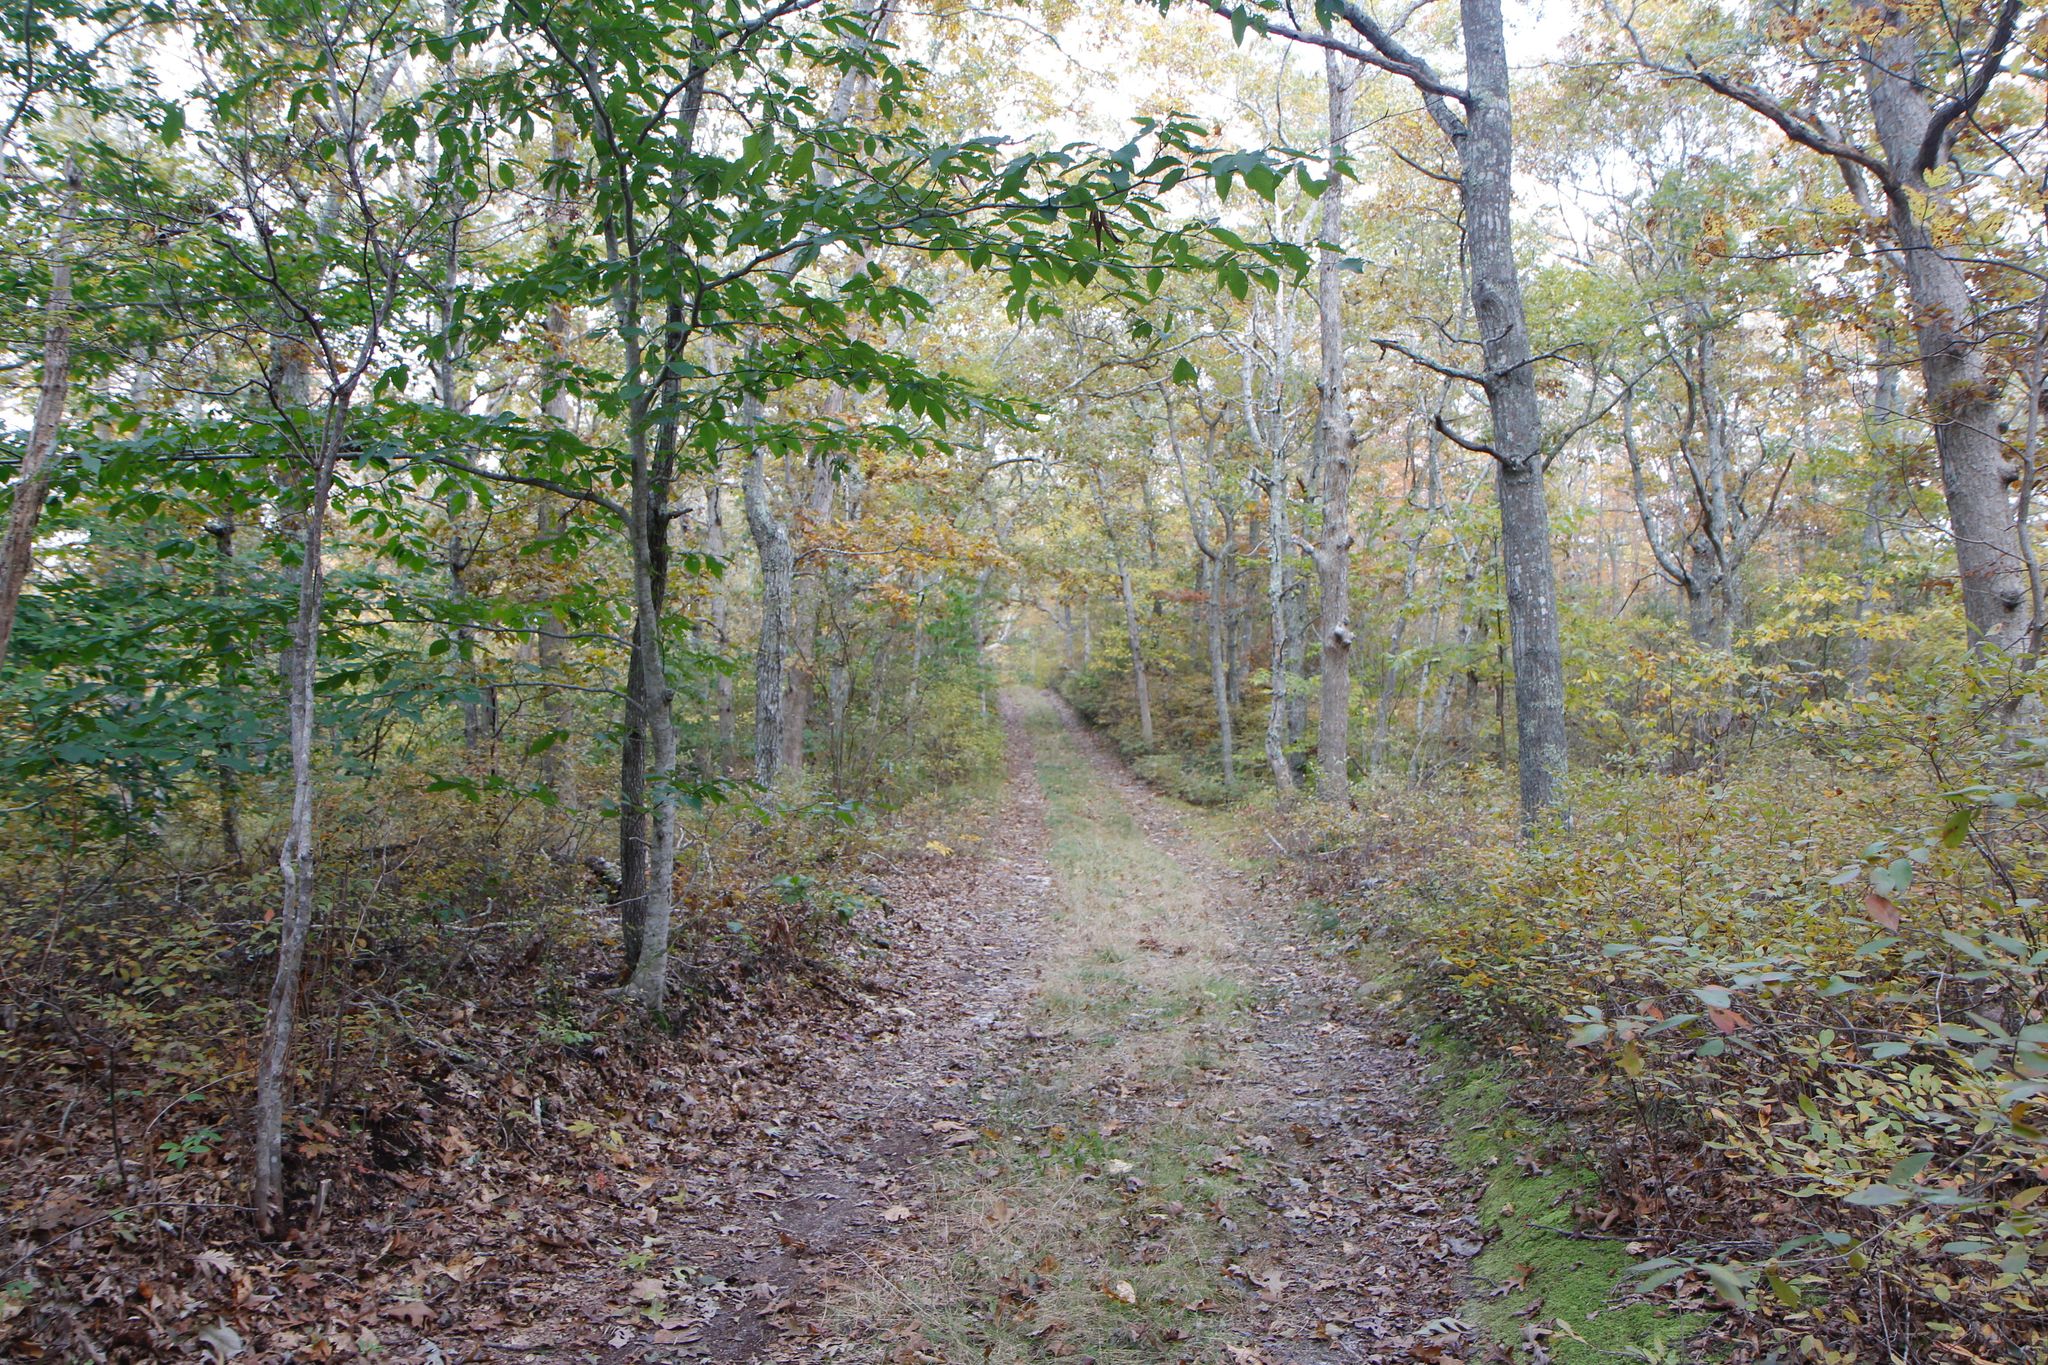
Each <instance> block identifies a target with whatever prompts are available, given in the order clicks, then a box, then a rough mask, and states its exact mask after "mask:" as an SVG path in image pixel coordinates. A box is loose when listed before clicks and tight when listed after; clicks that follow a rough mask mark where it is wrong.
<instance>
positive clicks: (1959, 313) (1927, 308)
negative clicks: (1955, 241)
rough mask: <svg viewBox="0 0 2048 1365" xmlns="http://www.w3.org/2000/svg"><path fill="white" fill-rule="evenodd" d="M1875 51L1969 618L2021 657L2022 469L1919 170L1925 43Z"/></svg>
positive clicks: (1929, 117)
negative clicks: (2015, 489)
mask: <svg viewBox="0 0 2048 1365" xmlns="http://www.w3.org/2000/svg"><path fill="white" fill-rule="evenodd" d="M1876 46H1877V48H1878V50H1879V53H1880V58H1879V60H1878V61H1875V62H1871V63H1869V64H1867V65H1866V67H1865V69H1864V80H1865V82H1866V88H1867V91H1868V95H1869V100H1870V111H1871V114H1872V115H1873V117H1874V119H1875V121H1876V124H1877V133H1878V137H1879V139H1880V140H1881V141H1882V142H1883V143H1884V146H1885V151H1886V153H1887V155H1888V157H1889V159H1890V161H1891V163H1892V165H1893V167H1894V168H1895V169H1896V168H1899V167H1905V168H1907V171H1908V173H1906V174H1903V175H1901V176H1900V177H1899V183H1898V184H1897V185H1895V186H1894V187H1893V188H1892V189H1891V190H1890V191H1889V192H1888V194H1887V195H1886V205H1887V213H1888V217H1889V218H1890V221H1891V227H1892V233H1893V236H1894V237H1895V238H1896V239H1897V241H1898V244H1899V254H1898V260H1899V269H1900V273H1901V274H1903V275H1904V276H1905V280H1906V288H1907V292H1908V294H1909V295H1910V297H1911V298H1912V300H1913V313H1914V330H1915V332H1916V334H1917V337H1918V340H1919V344H1920V379H1921V383H1922V385H1923V387H1924V388H1925V390H1926V395H1927V412H1928V417H1929V420H1930V421H1931V422H1932V423H1933V425H1934V444H1935V448H1936V450H1937V451H1938V452H1939V453H1940V457H1941V487H1942V495H1943V497H1944V499H1945V500H1946V502H1947V504H1948V521H1949V534H1950V537H1951V539H1952V540H1953V542H1954V544H1955V553H1956V567H1957V570H1958V574H1959V577H1960V586H1961V591H1962V599H1963V616H1964V618H1965V620H1966V621H1967V622H1968V624H1969V633H1970V643H1971V645H1972V646H1973V647H1975V648H1979V649H1992V650H2000V651H2007V652H2011V651H2016V650H2019V649H2021V648H2023V647H2025V646H2026V644H2027V637H2028V635H2029V633H2030V631H2031V629H2032V628H2033V627H2034V624H2035V623H2033V622H2032V621H2030V620H2029V619H2028V618H2029V616H2030V612H2029V610H2028V601H2027V575H2026V564H2025V561H2024V559H2023V558H2022V555H2021V552H2020V545H2019V529H2018V519H2017V517H2016V515H2015V513H2014V504H2013V494H2012V486H2013V484H2014V483H2015V481H2016V479H2017V476H2018V471H2017V469H2016V468H2015V467H2014V465H2013V463H2012V462H2011V461H2009V460H2008V459H2007V458H2006V452H2005V447H2004V442H2003V441H2002V440H2001V439H2000V435H1999V424H2000V411H1999V401H1998V390H1999V386H1998V385H1997V384H1996V383H1995V382H1994V381H1993V380H1992V378H1991V376H1990V373H1989V371H1988V369H1987V367H1986V364H1985V359H1984V352H1983V348H1982V346H1981V344H1980V343H1979V341H1978V340H1977V337H1976V331H1977V327H1976V323H1977V307H1976V301H1975V300H1974V299H1973V298H1972V297H1971V292H1970V285H1969V282H1968V281H1967V280H1966V279H1965V278H1964V277H1963V272H1962V268H1961V267H1960V266H1959V265H1958V264H1957V263H1956V261H1955V259H1954V257H1953V256H1952V255H1950V253H1949V251H1948V250H1947V249H1946V248H1945V247H1943V246H1942V245H1939V244H1937V243H1936V242H1935V240H1934V236H1933V233H1932V232H1931V231H1930V229H1929V227H1928V223H1927V220H1926V217H1925V214H1926V212H1927V200H1928V197H1929V195H1928V190H1927V182H1926V180H1925V178H1924V177H1923V176H1922V175H1921V173H1920V172H1919V171H1918V170H1917V169H1912V168H1913V167H1914V165H1915V160H1914V158H1915V157H1917V155H1918V152H1919V148H1920V146H1921V142H1922V139H1924V138H1925V137H1926V135H1927V132H1928V130H1929V127H1930V126H1931V124H1932V122H1933V109H1932V107H1931V105H1930V103H1929V101H1928V97H1927V95H1926V93H1925V92H1924V90H1923V89H1922V88H1921V87H1920V86H1919V85H1917V84H1916V83H1915V82H1914V81H1913V80H1912V79H1911V78H1910V74H1911V73H1912V72H1914V71H1915V70H1917V68H1918V55H1919V54H1918V44H1917V43H1916V42H1915V40H1914V39H1913V37H1912V36H1911V35H1910V34H1908V33H1906V32H1904V31H1903V30H1900V29H1893V30H1892V31H1891V32H1890V33H1889V34H1888V35H1887V36H1886V37H1885V38H1884V39H1883V40H1881V41H1880V42H1879V43H1878V44H1876Z"/></svg>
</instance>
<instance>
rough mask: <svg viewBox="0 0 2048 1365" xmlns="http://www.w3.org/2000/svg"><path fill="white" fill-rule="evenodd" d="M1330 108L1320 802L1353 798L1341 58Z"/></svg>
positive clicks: (1319, 288) (1322, 294)
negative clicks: (1341, 160) (1340, 241)
mask: <svg viewBox="0 0 2048 1365" xmlns="http://www.w3.org/2000/svg"><path fill="white" fill-rule="evenodd" d="M1323 80H1324V84H1325V85H1326V86H1327V87H1328V94H1329V106H1330V183H1329V185H1328V187H1327V188H1326V189H1324V191H1323V202H1322V205H1321V207H1322V221H1321V225H1320V233H1321V237H1322V243H1323V245H1322V248H1321V250H1320V251H1319V252H1318V254H1317V260H1316V320H1317V327H1318V339H1319V341H1320V343H1321V347H1322V376H1321V381H1320V389H1321V394H1320V398H1319V402H1318V412H1317V421H1316V435H1317V436H1318V438H1319V441H1320V444H1321V447H1322V459H1321V475H1322V478H1321V480H1320V482H1321V492H1322V504H1323V507H1322V512H1323V528H1322V543H1321V545H1320V546H1319V547H1318V548H1317V551H1316V557H1315V558H1316V578H1317V580H1318V587H1319V588H1320V590H1321V600H1322V612H1321V616H1320V619H1319V620H1318V622H1317V625H1318V631H1319V634H1320V636H1321V639H1322V666H1321V673H1322V678H1321V683H1322V697H1321V702H1320V705H1319V708H1318V711H1317V719H1316V794H1317V795H1318V796H1320V797H1321V798H1322V799H1323V800H1325V801H1345V800H1348V799H1349V798H1350V795H1351V775H1350V767H1351V544H1352V530H1351V461H1352V453H1353V450H1354V448H1355V445H1356V441H1355V438H1354V437H1353V436H1352V433H1351V412H1350V408H1349V406H1348V405H1347V402H1346V398H1345V393H1344V283H1343V274H1342V272H1341V270H1340V268H1339V262H1340V260H1341V252H1340V249H1339V247H1338V242H1339V240H1340V238H1341V237H1342V234H1343V231H1344V190H1343V185H1344V180H1343V177H1342V175H1340V174H1339V171H1338V160H1339V158H1341V157H1342V156H1343V154H1344V140H1345V139H1346V138H1347V137H1348V136H1350V131H1351V129H1350V122H1351V84H1350V79H1349V76H1348V73H1346V71H1345V70H1344V65H1343V63H1342V61H1341V60H1340V59H1339V58H1338V56H1337V54H1336V53H1335V52H1331V51H1328V50H1327V49H1326V50H1325V51H1324V53H1323Z"/></svg>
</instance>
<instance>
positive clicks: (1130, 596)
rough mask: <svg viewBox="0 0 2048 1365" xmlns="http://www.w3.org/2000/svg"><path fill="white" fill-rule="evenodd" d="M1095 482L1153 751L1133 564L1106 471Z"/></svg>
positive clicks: (1142, 732)
mask: <svg viewBox="0 0 2048 1365" xmlns="http://www.w3.org/2000/svg"><path fill="white" fill-rule="evenodd" d="M1089 472H1090V473H1091V474H1092V475H1093V476H1094V479H1095V506H1096V509H1097V511H1099V512H1100V513H1101V514H1102V534H1103V535H1105V536H1107V537H1108V538H1109V553H1110V555H1111V557H1112V558H1114V559H1115V561H1116V581H1117V586H1118V588H1119V590H1120V591H1121V592H1122V594H1123V603H1124V633H1125V635H1126V637H1127V638H1128V639H1129V640H1130V645H1131V687H1132V690H1133V691H1135V692H1136V693H1137V697H1138V736H1139V740H1140V742H1141V743H1143V745H1144V746H1145V748H1146V749H1147V750H1148V751H1149V750H1150V749H1151V748H1152V690H1151V687H1150V685H1149V683H1148V681H1147V678H1146V676H1145V641H1144V637H1143V636H1142V635H1141V634H1140V632H1139V630H1138V596H1137V593H1136V592H1135V591H1134V590H1133V588H1132V586H1131V569H1130V565H1129V564H1128V563H1127V562H1126V561H1125V559H1124V551H1123V544H1122V542H1120V541H1119V540H1118V539H1117V535H1116V527H1115V526H1114V525H1113V524H1112V523H1111V522H1110V519H1109V495H1108V494H1107V493H1106V492H1105V491H1104V490H1103V487H1102V471H1101V470H1099V469H1091V470H1090V471H1089Z"/></svg>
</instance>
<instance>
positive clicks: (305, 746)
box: [252, 390, 349, 1237]
mask: <svg viewBox="0 0 2048 1365" xmlns="http://www.w3.org/2000/svg"><path fill="white" fill-rule="evenodd" d="M348 407H349V396H348V393H347V391H346V390H344V391H343V392H342V393H340V394H338V395H337V396H336V397H335V399H334V400H333V401H332V403H331V404H330V406H329V408H328V413H327V420H326V423H325V430H324V431H323V432H322V433H321V442H320V447H319V450H318V452H317V458H316V461H315V464H314V471H313V488H312V498H311V499H310V502H309V505H308V507H307V510H306V517H305V523H304V527H303V529H302V532H301V537H300V552H301V558H300V561H299V592H298V610H297V613H296V615H295V616H294V618H293V621H292V633H291V645H290V648H289V649H288V651H287V653H286V655H285V668H286V684H285V688H286V690H285V697H286V710H287V727H286V728H287V731H288V734H289V740H290V746H291V770H292V773H291V775H292V794H291V810H290V815H289V817H288V820H287V823H286V827H285V840H284V845H283V847H282V848H281V849H280V851H279V854H278V870H279V872H280V873H281V874H282V877H283V882H284V895H283V904H282V906H281V907H280V916H279V934H278V943H277V968H276V971H275V973H274V975H273V976H272V978H271V983H270V999H269V1002H268V1008H267V1009H266V1011H265V1013H264V1016H263V1041H262V1043H261V1045H260V1047H259V1048H258V1051H257V1060H256V1151H255V1181H254V1189H253V1191H252V1198H253V1202H254V1204H255V1209H256V1226H257V1229H258V1230H259V1231H260V1232H261V1233H262V1234H263V1235H264V1236H266V1237H267V1236H270V1235H271V1233H272V1232H273V1231H274V1229H275V1228H276V1226H277V1223H278V1220H279V1219H280V1218H282V1216H283V1214H284V1107H285V1095H286V1092H287V1091H288V1090H289V1089H290V1088H291V1049H292V1033H293V1028H294V1025H295V1024H296V1021H297V1013H298V1003H299V983H300V978H301V976H302V975H303V972H304V967H305V959H306V941H307V939H308V938H309V937H310V936H311V934H312V930H313V915H314V910H315V905H314V897H313V890H314V882H313V872H314V864H313V833H314V831H313V685H314V682H315V679H316V677H317V675H318V672H319V648H320V614H321V605H322V597H323V593H324V590H325V585H326V566H325V564H324V562H323V557H322V556H323V550H324V538H325V535H326V529H327V503H328V497H329V494H330V493H331V491H332V489H333V486H334V470H335V465H336V464H337V463H338V462H339V460H340V458H341V449H342V435H343V432H344V430H345V429H346V427H347V422H348Z"/></svg>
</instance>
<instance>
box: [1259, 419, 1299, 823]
mask: <svg viewBox="0 0 2048 1365" xmlns="http://www.w3.org/2000/svg"><path fill="white" fill-rule="evenodd" d="M1271 459H1272V463H1271V465H1270V467H1269V472H1268V475H1267V481H1266V487H1267V490H1268V496H1267V503H1266V539H1267V540H1268V541H1269V542H1270V544H1269V547H1268V548H1269V549H1270V551H1271V553H1270V554H1269V555H1268V556H1267V563H1266V614H1267V616H1268V618H1269V619H1270V620H1271V621H1272V623H1273V651H1272V658H1271V668H1270V678H1271V686H1270V687H1269V689H1268V691H1267V695H1266V767H1267V769H1268V770H1270V771H1271V772H1272V774H1273V786H1274V787H1275V788H1277V789H1278V790H1279V792H1280V793H1281V795H1283V796H1285V795H1286V794H1288V793H1289V792H1292V791H1293V790H1294V768H1293V766H1292V765H1291V764H1289V763H1288V761H1287V537H1288V534H1289V532H1288V528H1287V520H1288V518H1287V457H1286V454H1285V452H1284V451H1283V450H1282V448H1281V447H1279V446H1277V445H1276V446H1274V447H1273V450H1272V452H1271Z"/></svg>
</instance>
